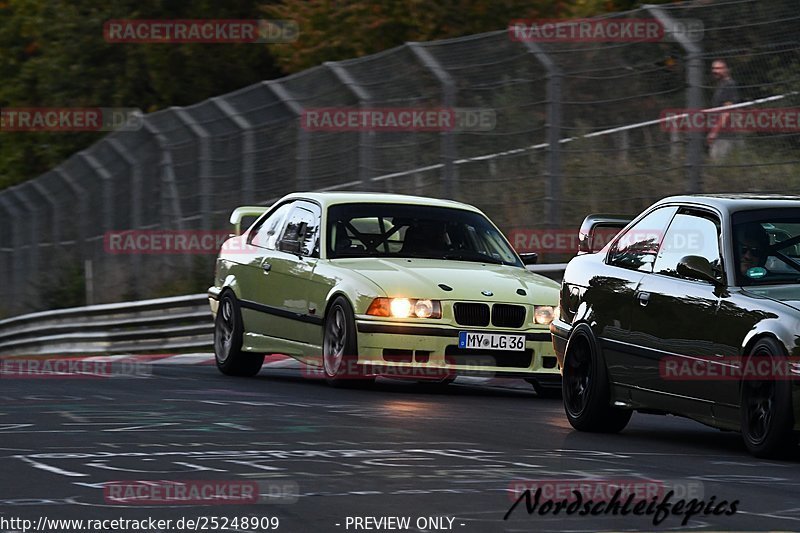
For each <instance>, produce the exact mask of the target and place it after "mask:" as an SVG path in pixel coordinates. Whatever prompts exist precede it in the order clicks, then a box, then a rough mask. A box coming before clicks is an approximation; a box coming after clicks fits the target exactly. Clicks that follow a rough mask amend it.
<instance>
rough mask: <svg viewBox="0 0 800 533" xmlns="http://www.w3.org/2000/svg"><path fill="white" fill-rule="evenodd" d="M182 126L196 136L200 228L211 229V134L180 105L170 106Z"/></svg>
mask: <svg viewBox="0 0 800 533" xmlns="http://www.w3.org/2000/svg"><path fill="white" fill-rule="evenodd" d="M170 111H172V112H174V113H175V116H177V117H178V120H180V121H181V122H182V123H183V124H184V126H186V127H187V128H189V130H190V131H191V132H192V133H193V134H194V136H195V137H197V142H198V145H199V147H200V153H199V154H198V158H199V160H200V161H199V162H198V172H199V174H200V229H204V230H210V229H211V195H212V194H213V183H212V182H211V134H210V133H209V132H208V130H207V129H205V128H204V127H203V126H201V125H200V124H198V123H197V121H196V120H195V119H194V117H192V115H190V114H189V112H188V111H186V109H184V108H182V107H171V108H170Z"/></svg>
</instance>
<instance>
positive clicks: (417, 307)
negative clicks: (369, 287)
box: [367, 298, 442, 318]
mask: <svg viewBox="0 0 800 533" xmlns="http://www.w3.org/2000/svg"><path fill="white" fill-rule="evenodd" d="M367 314H368V315H372V316H387V317H394V318H442V304H441V302H440V301H439V300H424V299H416V298H375V299H374V300H372V303H371V304H370V305H369V309H367Z"/></svg>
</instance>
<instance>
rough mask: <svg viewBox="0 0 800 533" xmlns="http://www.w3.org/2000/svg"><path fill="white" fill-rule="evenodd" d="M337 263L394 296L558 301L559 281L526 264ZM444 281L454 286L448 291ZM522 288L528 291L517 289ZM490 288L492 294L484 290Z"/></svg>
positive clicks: (373, 260) (364, 260) (371, 260)
mask: <svg viewBox="0 0 800 533" xmlns="http://www.w3.org/2000/svg"><path fill="white" fill-rule="evenodd" d="M335 263H336V264H337V265H338V266H340V267H345V268H349V269H351V270H354V271H356V272H358V273H359V274H361V275H362V276H365V277H367V278H368V279H370V280H371V281H372V282H373V283H375V284H376V285H378V286H379V287H380V288H381V289H383V290H384V291H385V292H386V295H387V296H391V297H401V296H405V297H409V298H433V299H439V300H478V301H480V300H487V301H493V302H498V301H502V302H511V303H529V304H531V303H536V304H544V305H556V304H557V303H558V290H559V285H558V283H556V282H555V281H553V280H551V279H549V278H545V277H544V276H540V275H538V274H534V273H532V272H529V271H527V270H525V269H524V268H519V267H512V266H507V265H495V264H490V263H474V262H468V261H443V260H438V259H399V258H392V259H384V258H358V259H355V258H354V259H338V260H336V261H335ZM440 284H444V285H447V286H448V287H451V288H452V289H453V290H452V291H446V290H443V289H442V288H440V287H439V285H440ZM519 289H522V290H524V291H525V293H526V294H525V295H521V294H519V293H518V292H517V291H518V290H519ZM482 291H490V292H491V293H492V295H491V296H486V295H484V294H482V293H481V292H482Z"/></svg>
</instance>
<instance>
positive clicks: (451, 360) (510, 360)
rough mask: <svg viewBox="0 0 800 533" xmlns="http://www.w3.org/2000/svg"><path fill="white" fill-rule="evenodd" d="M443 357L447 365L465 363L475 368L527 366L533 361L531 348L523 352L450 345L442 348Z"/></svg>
mask: <svg viewBox="0 0 800 533" xmlns="http://www.w3.org/2000/svg"><path fill="white" fill-rule="evenodd" d="M444 359H445V362H446V363H447V364H448V365H466V366H470V367H474V368H475V370H478V369H480V368H481V367H487V366H499V367H503V368H529V367H530V366H531V363H532V362H533V350H532V349H530V348H528V349H526V350H525V351H524V352H518V351H512V350H486V351H481V350H467V349H464V348H459V347H458V346H454V345H450V346H448V347H447V348H445V349H444Z"/></svg>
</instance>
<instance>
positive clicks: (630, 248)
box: [608, 207, 678, 272]
mask: <svg viewBox="0 0 800 533" xmlns="http://www.w3.org/2000/svg"><path fill="white" fill-rule="evenodd" d="M677 210H678V208H677V207H661V208H659V209H656V210H655V211H653V212H652V213H650V214H648V215H647V216H645V217H644V218H643V219H642V220H640V221H639V222H637V223H636V224H635V225H634V226H633V227H631V228H630V229H629V230H628V231H626V232H625V233H624V234H622V236H621V237H620V238H619V240H617V241H616V242H615V243H614V245H613V246H612V247H611V251H610V253H609V255H608V264H610V265H614V266H618V267H622V268H628V269H631V270H640V271H642V272H652V271H653V263H654V262H655V259H656V254H657V253H658V247H659V245H660V244H661V240H662V238H663V237H664V230H665V229H666V227H667V224H669V221H670V220H671V219H672V215H674V214H675V212H676V211H677Z"/></svg>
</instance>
